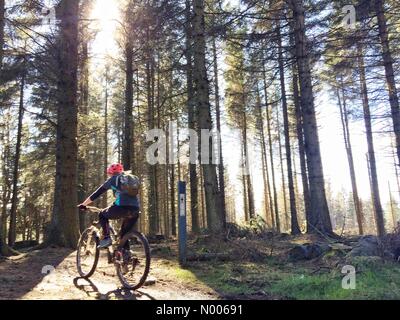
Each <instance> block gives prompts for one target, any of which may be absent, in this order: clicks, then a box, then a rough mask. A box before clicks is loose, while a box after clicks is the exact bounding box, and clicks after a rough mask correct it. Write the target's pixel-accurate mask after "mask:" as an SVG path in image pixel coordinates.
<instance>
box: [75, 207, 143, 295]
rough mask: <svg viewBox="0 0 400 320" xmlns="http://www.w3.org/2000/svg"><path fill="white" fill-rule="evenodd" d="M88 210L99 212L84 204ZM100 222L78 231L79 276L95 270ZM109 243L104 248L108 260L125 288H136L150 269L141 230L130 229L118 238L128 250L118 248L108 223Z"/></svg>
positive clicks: (114, 235) (77, 262)
mask: <svg viewBox="0 0 400 320" xmlns="http://www.w3.org/2000/svg"><path fill="white" fill-rule="evenodd" d="M86 210H87V211H89V212H90V213H99V212H100V211H101V210H100V209H99V208H96V207H87V208H86ZM100 229H101V225H100V223H99V222H98V221H95V222H93V223H92V224H91V225H90V226H89V227H88V228H87V229H86V230H85V231H84V232H83V233H82V235H81V237H80V239H79V242H78V250H77V254H76V265H77V269H78V273H79V275H80V276H81V277H82V278H85V279H88V278H90V277H91V276H92V275H93V273H94V272H95V271H96V267H97V264H98V261H99V257H100V249H98V247H97V246H98V245H99V242H100V236H99V234H100ZM110 235H111V239H112V245H111V246H110V247H109V248H106V249H104V250H107V257H108V263H109V264H112V263H113V264H114V265H115V268H116V271H117V275H118V278H119V280H120V282H121V283H122V285H123V287H124V288H125V289H129V290H136V289H139V288H140V287H142V286H143V284H144V283H145V281H146V279H147V276H148V274H149V271H150V260H151V258H150V246H149V242H148V240H147V238H146V237H145V236H144V235H143V234H142V233H140V232H137V231H135V230H131V231H130V232H128V233H127V234H126V235H125V236H124V237H123V238H122V240H121V245H120V247H121V248H124V245H125V244H126V243H127V242H128V244H129V250H127V249H122V250H121V251H122V252H121V251H120V250H118V249H117V246H118V244H119V239H118V236H117V234H116V232H115V231H114V229H113V228H112V226H110Z"/></svg>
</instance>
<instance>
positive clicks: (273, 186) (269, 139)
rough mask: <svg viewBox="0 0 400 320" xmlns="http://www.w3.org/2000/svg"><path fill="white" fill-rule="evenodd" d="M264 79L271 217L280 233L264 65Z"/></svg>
mask: <svg viewBox="0 0 400 320" xmlns="http://www.w3.org/2000/svg"><path fill="white" fill-rule="evenodd" d="M263 77H264V96H265V106H266V108H265V112H266V117H267V119H266V120H267V131H268V144H269V160H270V164H271V176H272V190H273V193H274V214H273V215H272V216H271V218H272V225H273V226H274V228H276V230H277V231H278V232H280V229H281V225H280V219H279V209H278V193H277V191H276V182H275V170H274V154H273V149H272V134H271V117H270V110H269V109H270V104H269V103H268V92H267V80H266V72H265V66H264V65H263Z"/></svg>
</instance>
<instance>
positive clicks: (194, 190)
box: [186, 0, 200, 233]
mask: <svg viewBox="0 0 400 320" xmlns="http://www.w3.org/2000/svg"><path fill="white" fill-rule="evenodd" d="M192 47H193V41H192V14H191V4H190V0H186V63H187V66H186V83H187V108H188V124H189V129H192V130H194V131H196V119H195V116H196V105H195V101H194V88H193V52H192V51H193V49H192ZM191 152H194V151H191ZM196 158H197V156H196ZM192 162H194V161H190V163H189V178H190V214H191V217H192V232H193V233H199V232H200V222H199V203H198V198H199V196H198V193H199V191H198V184H199V183H198V177H197V169H196V163H192Z"/></svg>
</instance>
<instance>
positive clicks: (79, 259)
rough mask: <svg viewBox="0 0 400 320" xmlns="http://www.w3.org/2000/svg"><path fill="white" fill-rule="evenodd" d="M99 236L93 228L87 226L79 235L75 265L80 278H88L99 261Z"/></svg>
mask: <svg viewBox="0 0 400 320" xmlns="http://www.w3.org/2000/svg"><path fill="white" fill-rule="evenodd" d="M98 245H99V237H98V235H97V232H96V230H95V228H93V227H89V228H87V229H86V230H85V231H84V232H83V233H82V235H81V237H80V239H79V243H78V250H77V252H76V267H77V269H78V273H79V275H80V276H81V277H82V278H89V277H91V276H92V275H93V273H94V271H95V270H96V267H97V263H98V261H99V253H100V251H99V249H97V246H98Z"/></svg>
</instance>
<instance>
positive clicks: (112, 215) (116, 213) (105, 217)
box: [99, 206, 127, 248]
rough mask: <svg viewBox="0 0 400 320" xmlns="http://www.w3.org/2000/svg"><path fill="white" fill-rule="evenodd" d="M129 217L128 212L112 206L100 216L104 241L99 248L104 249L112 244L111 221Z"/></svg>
mask: <svg viewBox="0 0 400 320" xmlns="http://www.w3.org/2000/svg"><path fill="white" fill-rule="evenodd" d="M126 215H127V210H126V209H124V208H121V207H118V206H111V207H109V208H107V209H104V210H103V211H101V212H100V214H99V221H100V224H101V227H102V229H103V240H102V241H101V242H100V245H99V247H100V248H104V247H107V246H109V245H110V244H111V239H110V226H109V220H110V219H111V220H115V219H121V218H123V217H125V216H126Z"/></svg>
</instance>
